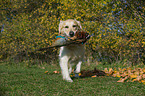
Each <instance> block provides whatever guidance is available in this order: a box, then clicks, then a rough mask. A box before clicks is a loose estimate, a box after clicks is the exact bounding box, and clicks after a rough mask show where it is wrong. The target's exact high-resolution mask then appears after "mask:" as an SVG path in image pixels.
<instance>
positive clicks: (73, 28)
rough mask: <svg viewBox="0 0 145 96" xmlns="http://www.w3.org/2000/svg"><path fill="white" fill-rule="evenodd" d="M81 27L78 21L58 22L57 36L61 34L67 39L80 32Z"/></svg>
mask: <svg viewBox="0 0 145 96" xmlns="http://www.w3.org/2000/svg"><path fill="white" fill-rule="evenodd" d="M81 29H82V26H81V24H80V21H77V20H73V19H68V20H66V21H60V23H59V34H63V35H66V36H69V37H73V36H74V35H75V33H76V32H77V31H78V30H81Z"/></svg>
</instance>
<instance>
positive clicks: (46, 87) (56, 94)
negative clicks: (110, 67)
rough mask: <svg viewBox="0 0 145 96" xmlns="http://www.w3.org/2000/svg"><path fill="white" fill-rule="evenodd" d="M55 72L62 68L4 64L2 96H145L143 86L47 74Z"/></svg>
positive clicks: (109, 79) (1, 69)
mask: <svg viewBox="0 0 145 96" xmlns="http://www.w3.org/2000/svg"><path fill="white" fill-rule="evenodd" d="M86 67H88V66H87V65H84V67H82V69H85V68H86ZM90 68H91V67H90ZM99 68H100V69H101V68H102V67H101V66H100V67H99ZM55 70H57V71H60V68H59V66H58V65H46V64H45V65H41V66H36V65H35V66H31V67H27V66H25V64H24V63H19V64H6V63H1V64H0V96H145V85H143V84H142V83H138V82H125V83H118V82H117V81H118V80H119V78H114V77H107V76H105V77H96V78H78V79H74V80H73V81H74V82H73V83H69V82H65V81H63V80H62V76H61V74H45V73H44V72H45V71H48V73H52V72H53V71H55Z"/></svg>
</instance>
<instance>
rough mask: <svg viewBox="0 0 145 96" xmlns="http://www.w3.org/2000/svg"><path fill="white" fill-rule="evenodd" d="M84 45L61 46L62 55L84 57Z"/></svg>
mask: <svg viewBox="0 0 145 96" xmlns="http://www.w3.org/2000/svg"><path fill="white" fill-rule="evenodd" d="M84 52H85V50H84V46H83V45H81V46H79V45H78V46H67V47H61V49H60V54H59V55H60V56H69V57H71V58H72V57H73V58H82V57H83V55H84Z"/></svg>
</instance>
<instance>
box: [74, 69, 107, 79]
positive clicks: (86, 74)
mask: <svg viewBox="0 0 145 96" xmlns="http://www.w3.org/2000/svg"><path fill="white" fill-rule="evenodd" d="M99 76H106V73H105V72H104V71H102V70H98V69H96V68H94V70H82V71H81V73H79V74H71V78H72V79H76V78H88V77H99Z"/></svg>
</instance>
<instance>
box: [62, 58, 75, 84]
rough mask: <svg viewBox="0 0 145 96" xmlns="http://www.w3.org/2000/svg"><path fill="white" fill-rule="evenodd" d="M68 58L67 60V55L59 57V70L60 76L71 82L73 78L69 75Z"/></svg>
mask: <svg viewBox="0 0 145 96" xmlns="http://www.w3.org/2000/svg"><path fill="white" fill-rule="evenodd" d="M68 60H69V58H68V57H67V56H63V57H60V67H61V71H62V76H63V79H64V80H66V81H68V82H73V80H72V79H71V78H70V76H69V71H68Z"/></svg>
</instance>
